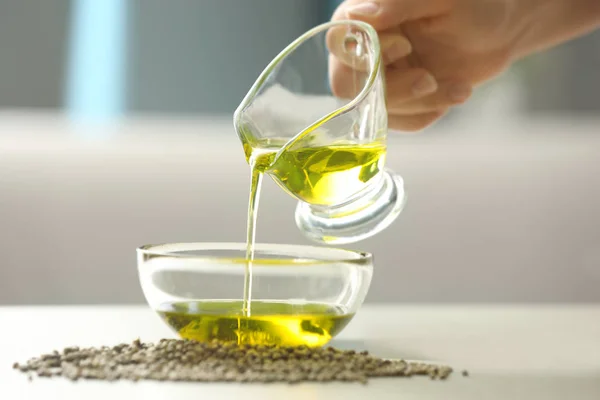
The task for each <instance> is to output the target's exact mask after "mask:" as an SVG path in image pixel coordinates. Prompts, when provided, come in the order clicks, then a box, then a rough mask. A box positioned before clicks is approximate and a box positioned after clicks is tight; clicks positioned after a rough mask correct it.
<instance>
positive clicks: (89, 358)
mask: <svg viewBox="0 0 600 400" xmlns="http://www.w3.org/2000/svg"><path fill="white" fill-rule="evenodd" d="M13 368H15V369H17V370H19V371H21V372H23V373H26V374H28V375H29V378H30V379H32V378H33V377H34V376H38V377H47V378H49V377H63V378H66V379H70V380H73V381H76V380H79V379H96V380H107V381H116V380H129V381H139V380H157V381H188V382H262V383H265V382H287V383H299V382H306V381H313V382H331V381H346V382H361V383H367V379H368V378H372V377H410V376H414V375H424V376H429V377H430V378H431V379H440V380H443V379H446V378H447V377H448V376H449V375H450V374H451V373H452V368H450V367H448V366H442V365H432V364H424V363H413V362H407V361H403V360H385V359H381V358H377V357H373V356H371V355H369V354H368V352H366V351H365V352H360V353H359V352H355V351H352V350H338V349H335V348H332V347H326V348H324V347H323V348H321V347H318V348H311V347H306V346H299V347H280V346H264V345H238V344H236V343H223V342H216V341H215V342H211V343H200V342H196V341H190V340H175V339H173V340H171V339H162V340H161V341H160V342H159V343H156V344H152V343H142V342H141V341H140V340H139V339H136V340H135V341H133V343H131V344H125V343H124V344H119V345H117V346H114V347H106V346H103V347H98V348H79V347H68V348H65V349H64V350H63V351H62V352H58V351H54V352H53V353H50V354H44V355H42V356H40V357H36V358H32V359H30V360H29V361H27V362H26V363H25V364H19V363H15V364H14V365H13Z"/></svg>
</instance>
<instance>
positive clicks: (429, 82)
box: [413, 74, 438, 96]
mask: <svg viewBox="0 0 600 400" xmlns="http://www.w3.org/2000/svg"><path fill="white" fill-rule="evenodd" d="M437 87H438V85H437V82H436V81H435V78H434V77H433V76H431V75H429V74H427V75H425V76H424V77H422V78H420V79H419V80H417V81H416V82H415V83H414V84H413V92H414V93H415V94H416V95H417V96H422V95H425V94H429V93H433V92H435V91H436V90H437Z"/></svg>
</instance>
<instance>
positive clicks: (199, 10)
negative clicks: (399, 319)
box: [0, 0, 600, 304]
mask: <svg viewBox="0 0 600 400" xmlns="http://www.w3.org/2000/svg"><path fill="white" fill-rule="evenodd" d="M337 3H338V2H337V1H322V0H287V1H278V0H252V1H240V0H238V1H235V0H195V1H193V0H187V1H186V0H171V1H169V2H166V1H159V0H128V1H125V0H102V1H97V0H0V256H1V258H0V260H1V262H0V304H71V303H86V304H95V303H141V302H143V297H142V294H141V291H140V289H139V284H138V281H137V273H136V259H135V248H136V247H137V246H139V245H142V244H147V243H160V242H174V241H243V240H244V239H245V224H246V207H247V195H248V185H249V176H248V175H249V170H248V166H247V165H246V163H245V160H244V157H243V152H242V149H241V146H240V144H239V142H238V140H237V137H236V134H235V132H234V130H233V124H232V112H233V111H234V109H235V108H236V106H237V105H238V103H239V102H240V101H241V99H242V98H243V96H244V95H245V93H246V92H247V90H248V89H249V87H250V86H251V85H252V83H253V82H254V80H255V79H256V77H257V76H258V74H259V73H260V71H261V70H262V69H263V68H264V66H265V65H266V64H267V63H268V62H269V61H270V60H271V59H272V58H273V57H274V56H275V55H276V54H277V53H278V52H279V51H280V50H281V49H282V48H283V47H285V46H286V45H287V44H288V43H289V42H290V41H291V40H293V39H295V38H296V37H297V36H299V35H300V34H302V33H303V32H304V31H306V30H307V29H309V28H311V27H313V26H315V25H317V24H320V23H322V22H325V21H327V20H328V19H329V18H330V16H331V13H332V11H333V9H334V8H335V6H336V5H337ZM389 154H390V155H389V157H388V164H389V166H390V167H391V168H393V169H394V170H396V171H397V172H399V173H401V174H402V175H403V176H404V178H405V182H406V187H407V191H408V196H409V202H408V205H407V207H406V209H405V211H404V212H403V214H402V215H401V217H400V219H399V220H398V221H397V222H396V223H395V224H394V225H393V226H392V227H391V228H389V229H388V230H386V231H385V232H383V233H381V234H380V235H379V236H377V237H375V238H373V239H370V240H367V241H365V242H362V243H358V244H355V245H353V246H348V247H353V248H360V249H362V250H367V251H372V252H374V253H375V259H376V270H375V276H374V280H373V284H372V287H371V291H370V294H369V297H368V299H367V301H369V302H402V303H419V302H423V303H432V302H442V303H451V302H482V303H483V302H541V303H550V302H600V289H599V287H600V210H599V208H598V205H599V204H600V32H596V33H595V34H591V35H588V36H586V37H583V38H581V39H579V40H576V41H573V42H571V43H569V44H566V45H564V46H561V47H558V48H556V49H553V50H551V51H548V52H545V53H543V54H540V55H536V56H534V57H531V58H529V59H527V60H525V61H523V62H521V63H519V64H517V65H515V66H514V67H513V68H512V69H511V70H509V71H508V72H507V73H506V74H505V75H504V76H502V77H501V78H500V79H498V80H496V81H494V82H492V83H490V84H488V85H486V86H484V87H482V88H480V89H479V90H478V92H477V93H476V94H475V96H474V98H473V99H472V100H471V101H470V102H469V104H467V105H466V106H464V107H462V108H460V109H457V110H456V111H454V112H453V113H452V114H451V115H449V116H448V117H447V118H445V119H444V120H443V121H441V122H440V123H438V124H436V125H435V126H433V127H431V128H430V129H427V130H426V131H425V132H423V133H421V134H420V135H406V134H400V133H393V134H391V138H390V143H389ZM294 207H295V202H294V201H293V200H292V199H291V198H289V197H288V196H287V195H286V194H284V193H282V192H281V190H279V189H278V188H276V187H275V186H274V185H273V184H272V183H271V182H267V184H265V188H264V195H263V197H262V200H261V209H260V216H259V222H258V236H257V238H258V240H259V241H262V242H279V243H307V241H306V240H305V239H304V238H303V237H302V236H301V235H300V233H299V232H298V230H297V228H296V227H295V224H294V222H293V211H294Z"/></svg>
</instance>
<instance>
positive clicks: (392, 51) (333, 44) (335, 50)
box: [325, 25, 412, 71]
mask: <svg viewBox="0 0 600 400" xmlns="http://www.w3.org/2000/svg"><path fill="white" fill-rule="evenodd" d="M358 40H364V38H360V37H358V36H357V35H356V34H355V33H353V32H352V31H351V30H349V29H348V26H344V25H340V26H334V27H332V28H330V29H329V30H328V31H327V34H326V35H325V43H326V46H327V49H328V50H329V52H330V53H331V54H334V55H335V56H336V57H337V58H338V59H339V61H341V62H342V63H343V64H345V65H348V66H350V67H352V68H353V69H357V70H361V71H366V70H369V69H371V68H372V67H373V61H374V55H375V53H368V49H364V48H362V49H359V48H358V45H359V44H358V42H357V41H358ZM365 46H366V47H372V44H371V43H365V44H363V47H365ZM379 46H380V51H381V55H382V62H383V64H384V65H389V64H392V63H394V62H396V61H398V60H400V59H401V58H403V57H406V56H407V55H409V54H410V53H411V52H412V46H411V44H410V42H409V41H408V39H407V38H406V37H405V36H404V35H402V34H401V33H397V32H393V31H392V32H389V33H383V34H380V35H379ZM365 50H367V51H365Z"/></svg>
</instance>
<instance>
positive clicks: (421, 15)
mask: <svg viewBox="0 0 600 400" xmlns="http://www.w3.org/2000/svg"><path fill="white" fill-rule="evenodd" d="M535 1H538V0H530V1H525V2H524V1H519V0H373V1H365V0H346V1H345V2H344V3H342V4H341V5H340V7H338V9H337V10H336V11H335V13H334V16H333V20H347V19H354V20H361V21H364V22H367V23H369V24H371V25H372V26H373V27H374V28H375V29H376V30H377V31H378V33H379V37H380V42H381V49H382V55H383V61H384V63H385V65H386V70H385V77H386V91H387V93H386V96H387V99H386V101H387V108H388V124H389V127H390V128H391V129H397V130H402V131H415V130H420V129H423V128H425V127H427V126H429V125H430V124H432V123H433V122H435V121H436V120H438V119H439V118H441V117H442V116H443V115H444V114H446V113H447V111H448V110H449V109H450V108H451V107H452V106H455V105H458V104H462V103H464V102H465V101H466V100H467V99H468V98H469V97H470V95H471V91H472V88H473V87H475V86H476V85H478V84H480V83H482V82H485V81H487V80H489V79H492V78H494V77H496V76H498V75H499V74H500V73H502V72H503V71H504V70H505V69H506V68H507V66H509V65H510V63H511V62H512V60H513V57H514V48H515V43H516V42H517V41H518V40H519V38H520V37H521V36H522V35H523V33H524V32H525V31H526V30H527V28H528V26H527V24H526V21H527V18H526V17H527V16H528V15H529V13H527V12H525V11H526V10H524V9H523V7H522V6H521V7H520V8H519V7H518V6H519V5H520V4H521V3H532V2H535ZM341 67H342V66H341V65H340V64H338V65H337V67H336V66H334V68H333V70H332V83H336V84H335V85H334V84H332V89H333V91H334V93H335V92H336V90H338V91H339V90H343V86H344V83H345V82H344V81H343V80H340V79H336V74H340V70H341ZM338 78H339V77H338Z"/></svg>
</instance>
